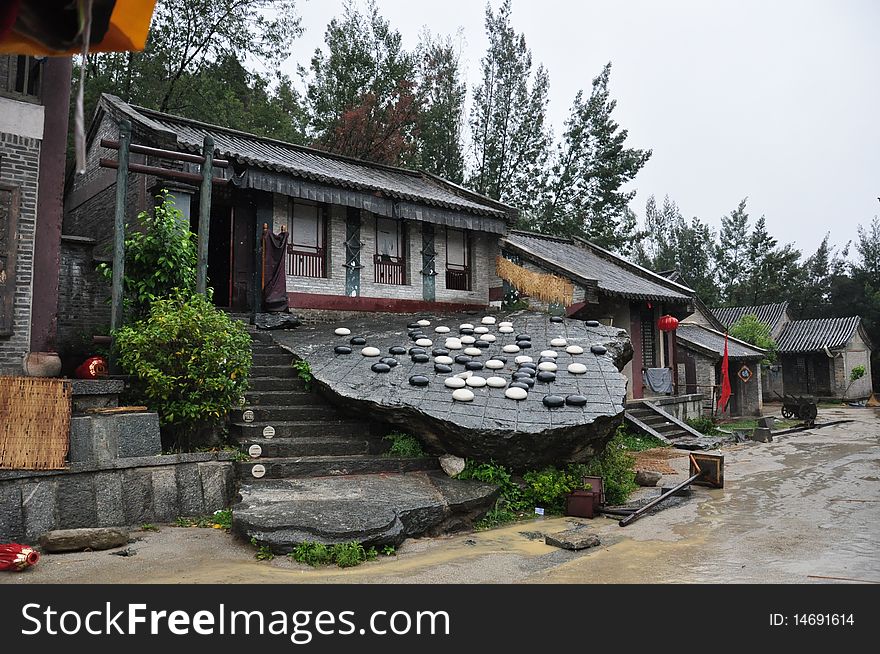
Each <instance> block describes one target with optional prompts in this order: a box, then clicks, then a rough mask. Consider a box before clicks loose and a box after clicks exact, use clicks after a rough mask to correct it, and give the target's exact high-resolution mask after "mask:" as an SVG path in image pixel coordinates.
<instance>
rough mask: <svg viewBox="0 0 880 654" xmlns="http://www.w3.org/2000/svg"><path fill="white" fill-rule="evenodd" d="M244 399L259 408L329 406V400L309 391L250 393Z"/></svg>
mask: <svg viewBox="0 0 880 654" xmlns="http://www.w3.org/2000/svg"><path fill="white" fill-rule="evenodd" d="M285 381H286V380H285ZM244 397H245V399H246V400H247V403H248V404H250V405H259V406H267V405H271V406H300V405H303V404H308V405H311V406H329V404H328V402H327V400H325V399H324V398H323V397H321V396H320V395H318V394H317V393H310V392H309V391H287V390H283V391H248V392H247V393H245V394H244Z"/></svg>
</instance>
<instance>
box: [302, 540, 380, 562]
mask: <svg viewBox="0 0 880 654" xmlns="http://www.w3.org/2000/svg"><path fill="white" fill-rule="evenodd" d="M382 554H383V555H384V556H394V555H395V554H397V550H396V549H395V548H394V546H393V545H386V546H385V547H383V548H382ZM287 556H288V557H289V558H291V559H293V560H294V561H298V562H299V563H305V564H306V565H310V566H312V567H317V566H320V565H330V564H333V563H335V564H336V565H338V566H339V567H340V568H352V567H354V566H356V565H360V564H361V563H365V562H366V561H372V560H374V559H376V558H378V556H379V552H378V551H377V550H376V548H375V547H370V548H364V546H363V545H361V544H360V543H358V542H357V541H351V542H349V543H337V544H335V545H325V544H324V543H314V542H310V541H305V542H303V543H300V544H299V545H297V546H296V549H295V550H293V551H292V552H290V553H289V554H288V555H287Z"/></svg>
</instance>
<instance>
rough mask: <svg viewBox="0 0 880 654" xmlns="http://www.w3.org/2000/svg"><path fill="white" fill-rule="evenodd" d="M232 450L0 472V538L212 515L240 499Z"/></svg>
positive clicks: (27, 540) (29, 539) (26, 539)
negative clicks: (225, 453) (229, 452)
mask: <svg viewBox="0 0 880 654" xmlns="http://www.w3.org/2000/svg"><path fill="white" fill-rule="evenodd" d="M227 459H228V455H218V454H208V453H205V454H177V455H166V456H150V457H139V458H129V459H120V460H118V461H116V462H115V463H114V464H113V465H106V464H105V465H102V466H96V465H91V464H71V469H70V470H69V471H51V472H30V471H0V542H14V541H18V542H23V543H34V542H36V540H37V539H38V538H39V537H40V535H41V534H44V533H45V532H47V531H51V530H53V529H75V528H78V527H122V526H139V525H141V524H144V523H148V522H154V523H166V522H172V521H174V520H175V519H176V518H177V517H178V516H201V515H207V514H210V513H213V512H214V511H217V510H219V509H223V508H226V507H228V506H229V505H230V504H232V503H233V502H234V500H235V495H236V487H235V472H234V468H233V463H232V461H230V460H227Z"/></svg>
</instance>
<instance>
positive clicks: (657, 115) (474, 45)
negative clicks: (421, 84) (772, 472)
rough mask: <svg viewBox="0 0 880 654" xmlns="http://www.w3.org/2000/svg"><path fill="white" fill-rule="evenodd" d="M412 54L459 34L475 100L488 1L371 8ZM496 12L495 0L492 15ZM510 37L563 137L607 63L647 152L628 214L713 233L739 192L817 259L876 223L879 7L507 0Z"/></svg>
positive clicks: (632, 141)
mask: <svg viewBox="0 0 880 654" xmlns="http://www.w3.org/2000/svg"><path fill="white" fill-rule="evenodd" d="M377 4H378V6H379V9H380V12H381V13H382V15H383V16H385V17H386V18H387V19H389V20H390V22H391V24H392V25H393V26H394V27H395V28H396V29H398V30H399V31H400V32H401V34H402V35H403V39H404V44H405V45H406V46H407V47H408V48H412V47H414V46H415V45H416V43H417V42H418V35H419V32H420V30H421V29H422V27H423V26H427V27H428V28H429V29H430V30H431V31H432V32H434V33H438V34H455V33H456V32H458V31H459V30H461V34H462V37H463V39H462V63H463V65H464V67H465V70H466V74H467V77H468V82H469V84H468V86H469V92H470V90H471V89H472V88H473V86H474V85H475V84H476V83H478V82H479V69H480V58H481V57H482V56H483V54H484V52H485V49H486V44H487V41H486V37H485V33H484V26H483V19H484V10H485V2H484V1H482V0H433V1H431V2H428V1H424V0H377ZM499 4H500V0H492V6H493V7H495V8H497V7H498V6H499ZM342 7H343V2H342V0H306V1H304V2H302V3H301V5H300V11H301V15H302V23H303V27H304V28H305V33H304V34H303V36H302V37H301V38H300V39H299V40H298V42H297V43H296V44H295V49H294V54H293V56H292V57H291V59H290V60H289V61H288V62H287V65H286V66H285V69H286V72H288V73H291V74H293V73H294V71H295V66H296V64H303V65H306V66H307V65H308V61H309V58H310V56H311V54H312V52H313V51H314V49H315V48H316V47H318V46H320V45H322V44H323V37H324V29H325V27H326V25H327V23H328V22H329V20H330V19H331V18H332V17H333V16H334V15H337V14H341V13H342ZM512 21H513V25H514V28H515V29H516V30H517V31H519V32H524V33H525V36H526V42H527V44H528V46H529V47H530V48H531V50H532V56H533V60H534V62H535V64H536V65H537V63H543V64H544V65H545V66H546V67H547V68H548V70H549V72H550V107H549V117H550V122H551V123H552V125H553V127H554V133H555V134H556V135H559V134H561V132H562V123H563V121H564V119H565V117H566V116H567V114H568V109H569V106H570V104H571V101H572V99H573V98H574V95H575V93H576V92H577V90H578V89H581V88H583V89H588V88H589V86H590V83H591V80H592V78H593V77H594V76H595V75H597V74H598V72H599V71H600V69H601V67H602V66H603V65H604V64H605V63H606V62H608V61H611V62H613V69H612V74H611V95H612V97H613V98H615V99H617V101H618V104H617V109H616V111H615V118H616V119H617V121H618V122H619V123H620V125H621V126H622V127H624V128H626V129H627V130H629V141H628V143H629V145H631V146H634V147H640V148H651V149H652V150H653V151H654V154H653V156H652V157H651V160H650V161H649V162H648V164H647V165H646V166H645V167H644V168H643V169H642V171H641V172H640V173H639V175H638V176H637V177H636V180H635V183H634V186H635V188H636V189H637V191H638V193H637V195H636V198H635V200H634V201H633V203H632V208H633V209H634V210H635V211H636V213H637V214H638V215H639V216H640V217H641V216H642V215H643V214H644V209H645V200H646V199H647V198H648V196H649V195H651V194H653V195H655V196H656V197H657V199H658V202H660V201H661V200H662V198H663V196H664V195H667V194H668V195H669V196H670V198H672V199H673V200H674V201H675V202H676V203H677V204H678V205H679V207H680V208H681V211H682V213H683V214H684V216H685V217H686V218H690V217H691V216H699V217H700V218H702V219H703V220H705V221H707V222H709V223H710V224H711V225H712V226H713V227H716V228H717V227H718V226H719V224H720V219H721V216H722V215H724V214H726V213H728V212H730V210H731V209H733V208H734V207H735V206H736V204H737V203H738V202H739V200H740V199H742V198H743V197H745V196H748V197H749V204H748V206H749V211H750V214H751V216H752V218H753V220H754V219H757V218H758V217H760V216H761V215H762V214H764V215H765V216H766V218H767V225H768V228H769V230H770V232H771V233H772V234H773V235H774V236H776V237H777V238H778V239H779V240H780V242H783V243H784V242H794V243H795V244H796V246H797V247H798V248H800V249H801V250H803V251H804V252H805V256H806V255H808V254H810V253H812V252H813V251H814V250H815V248H816V247H817V246H818V244H819V242H820V241H821V239H822V237H823V236H824V234H825V233H826V232H828V231H830V232H831V240H832V242H833V243H836V244H843V243H845V242H846V241H847V240H850V239H854V238H855V237H856V226H857V225H858V224H859V223H861V224H863V225H866V224H867V223H869V222H870V221H871V219H872V217H873V216H875V215H877V214H878V213H880V201H878V199H877V196H880V2H877V1H875V0H825V1H821V2H820V1H818V0H803V1H781V0H773V1H772V2H768V1H766V0H764V1H757V0H730V1H724V2H722V1H720V0H712V1H708V2H707V1H697V0H690V1H685V0H675V1H672V0H662V1H659V0H654V1H652V0H638V1H622V0H621V1H617V2H608V1H607V0H606V1H603V2H596V1H593V0H582V1H574V0H514V2H513V15H512Z"/></svg>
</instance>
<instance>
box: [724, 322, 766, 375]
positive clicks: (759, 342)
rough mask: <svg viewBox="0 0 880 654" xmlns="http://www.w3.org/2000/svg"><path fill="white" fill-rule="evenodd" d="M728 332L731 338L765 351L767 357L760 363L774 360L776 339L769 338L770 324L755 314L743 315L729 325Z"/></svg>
mask: <svg viewBox="0 0 880 654" xmlns="http://www.w3.org/2000/svg"><path fill="white" fill-rule="evenodd" d="M728 333H729V334H730V335H731V336H732V337H733V338H738V339H739V340H741V341H745V342H746V343H751V344H752V345H754V346H756V347H759V348H761V349H762V350H766V351H767V358H766V359H764V360H763V361H762V362H761V363H764V364H770V363H773V362H774V361H776V347H777V346H776V341H774V340H773V339H772V338H770V325H767V324H765V323H763V322H761V321H760V320H758V317H757V316H752V315H748V316H743V317H742V318H740V319H739V320H737V321H736V322H735V323H733V324H732V325H731V326H730V329H729V330H728Z"/></svg>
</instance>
